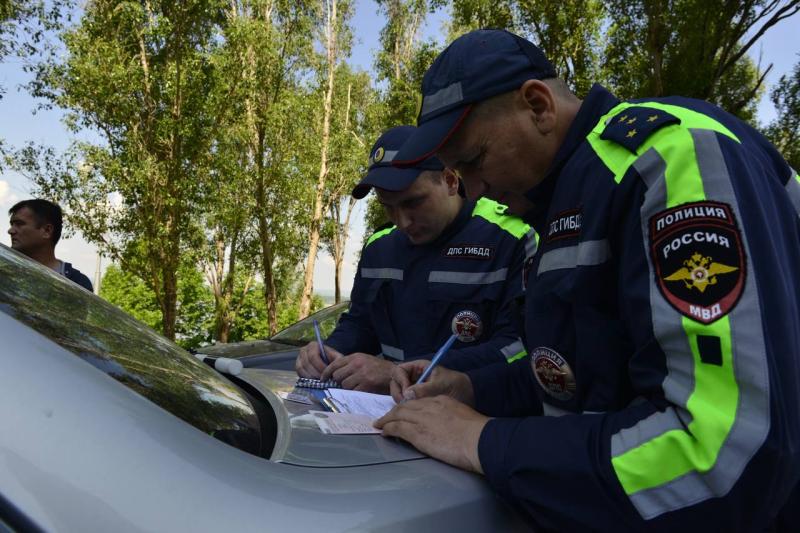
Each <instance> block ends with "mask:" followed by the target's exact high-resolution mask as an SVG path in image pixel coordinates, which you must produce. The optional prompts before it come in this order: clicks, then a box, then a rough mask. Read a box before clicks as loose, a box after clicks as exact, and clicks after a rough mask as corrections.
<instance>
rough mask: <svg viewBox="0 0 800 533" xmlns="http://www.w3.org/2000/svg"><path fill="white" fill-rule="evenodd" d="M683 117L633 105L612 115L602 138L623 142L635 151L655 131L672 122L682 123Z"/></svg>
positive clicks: (618, 142) (601, 135) (623, 144)
mask: <svg viewBox="0 0 800 533" xmlns="http://www.w3.org/2000/svg"><path fill="white" fill-rule="evenodd" d="M680 123H681V119H679V118H678V117H676V116H675V115H671V114H669V113H667V112H666V111H662V110H660V109H655V108H652V107H644V106H633V107H629V108H627V109H624V110H622V111H620V112H619V113H618V114H617V115H614V116H613V117H611V118H610V119H609V121H608V123H607V124H606V127H605V129H604V130H603V133H601V134H600V138H601V139H604V140H607V141H614V142H615V143H617V144H621V145H622V146H624V147H625V148H627V149H628V150H630V151H631V152H633V153H636V150H637V149H638V148H639V147H640V146H641V145H642V144H644V142H645V140H647V138H648V137H650V136H651V135H652V134H653V133H655V132H656V131H658V130H660V129H661V128H663V127H665V126H669V125H670V124H680Z"/></svg>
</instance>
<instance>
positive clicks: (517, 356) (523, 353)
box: [506, 350, 528, 363]
mask: <svg viewBox="0 0 800 533" xmlns="http://www.w3.org/2000/svg"><path fill="white" fill-rule="evenodd" d="M526 355H528V352H526V351H525V350H522V351H521V352H518V353H515V354H514V355H512V356H511V357H509V358H508V359H506V361H508V362H509V363H513V362H514V361H517V360H519V359H522V358H523V357H525V356H526Z"/></svg>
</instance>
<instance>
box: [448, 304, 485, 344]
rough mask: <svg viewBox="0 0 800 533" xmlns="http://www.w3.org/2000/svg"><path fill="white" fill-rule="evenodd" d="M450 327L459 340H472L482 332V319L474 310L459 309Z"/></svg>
mask: <svg viewBox="0 0 800 533" xmlns="http://www.w3.org/2000/svg"><path fill="white" fill-rule="evenodd" d="M451 329H452V331H453V334H454V335H458V340H460V341H461V342H472V341H474V340H477V339H478V338H479V337H480V336H481V333H483V321H482V320H481V317H480V316H478V313H476V312H474V311H468V310H464V311H459V312H458V313H456V316H454V317H453V322H452V324H451Z"/></svg>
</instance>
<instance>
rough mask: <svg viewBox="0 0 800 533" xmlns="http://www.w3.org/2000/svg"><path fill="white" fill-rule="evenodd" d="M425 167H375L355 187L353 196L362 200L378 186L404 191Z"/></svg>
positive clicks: (389, 189)
mask: <svg viewBox="0 0 800 533" xmlns="http://www.w3.org/2000/svg"><path fill="white" fill-rule="evenodd" d="M425 170H426V169H424V168H395V167H392V166H388V165H387V166H380V167H374V168H373V169H372V170H370V171H369V172H367V175H366V176H364V177H363V178H362V179H361V181H360V182H358V185H356V186H355V187H353V192H352V193H351V194H352V195H353V198H355V199H356V200H360V199H362V198H364V197H365V196H366V195H367V194H369V191H370V189H372V188H373V187H378V188H379V189H385V190H387V191H404V190H406V189H408V188H409V187H411V184H412V183H414V181H415V180H416V179H417V177H418V176H419V175H420V174H422V173H423V172H425Z"/></svg>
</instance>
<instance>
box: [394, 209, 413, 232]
mask: <svg viewBox="0 0 800 533" xmlns="http://www.w3.org/2000/svg"><path fill="white" fill-rule="evenodd" d="M395 224H397V229H399V230H401V231H403V230H406V229H408V227H409V226H411V217H410V216H409V215H408V213H407V212H406V211H405V210H404V209H398V210H397V215H396V221H395Z"/></svg>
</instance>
